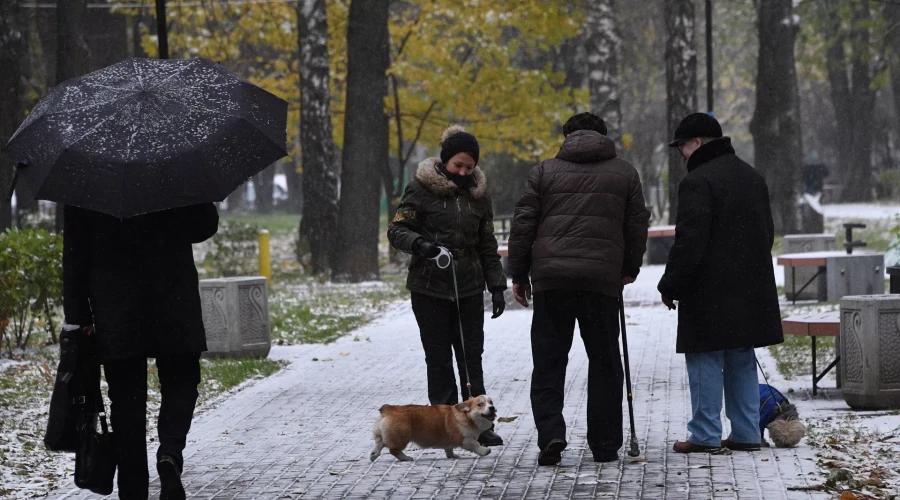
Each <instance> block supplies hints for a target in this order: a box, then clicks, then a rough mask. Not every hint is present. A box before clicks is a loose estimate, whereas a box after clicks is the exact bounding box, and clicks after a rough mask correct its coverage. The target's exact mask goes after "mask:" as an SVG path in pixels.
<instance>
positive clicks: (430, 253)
mask: <svg viewBox="0 0 900 500" xmlns="http://www.w3.org/2000/svg"><path fill="white" fill-rule="evenodd" d="M416 253H417V254H419V255H421V256H422V257H425V258H426V259H433V258H435V257H437V256H438V254H440V253H441V247H439V246H437V245H435V244H434V243H431V242H430V241H426V240H424V239H423V240H420V242H419V244H418V245H417V248H416Z"/></svg>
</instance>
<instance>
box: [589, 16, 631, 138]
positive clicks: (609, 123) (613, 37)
mask: <svg viewBox="0 0 900 500" xmlns="http://www.w3.org/2000/svg"><path fill="white" fill-rule="evenodd" d="M585 29H586V30H587V43H586V46H587V61H588V87H589V90H590V94H591V111H592V112H593V113H595V114H596V115H598V116H599V117H600V118H603V121H605V122H606V128H607V129H608V131H609V133H608V134H607V135H608V136H609V137H610V138H612V140H613V141H615V143H616V148H617V149H619V152H620V153H621V152H622V151H621V149H622V109H621V104H620V101H619V79H618V74H619V70H618V64H619V43H620V40H619V35H618V33H617V32H616V16H615V0H595V1H592V2H588V7H587V20H586V23H585Z"/></svg>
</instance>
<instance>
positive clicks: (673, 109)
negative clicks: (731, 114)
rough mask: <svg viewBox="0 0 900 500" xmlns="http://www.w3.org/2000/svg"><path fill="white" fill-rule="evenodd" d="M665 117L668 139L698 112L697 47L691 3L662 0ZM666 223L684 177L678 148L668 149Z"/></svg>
mask: <svg viewBox="0 0 900 500" xmlns="http://www.w3.org/2000/svg"><path fill="white" fill-rule="evenodd" d="M665 2H666V3H665V15H664V17H665V18H666V116H667V117H668V129H667V133H666V137H667V138H670V137H671V136H672V134H673V133H674V132H675V128H676V127H677V126H678V123H679V122H681V120H682V119H684V117H685V116H687V115H689V114H691V113H693V112H694V111H696V110H697V48H696V47H695V45H694V2H693V1H692V0H665ZM669 149H670V150H669V223H670V224H674V223H675V217H676V215H677V213H678V184H679V183H680V182H681V179H683V178H684V176H685V175H686V174H687V170H686V169H685V164H684V160H682V158H681V154H679V153H678V150H677V148H669Z"/></svg>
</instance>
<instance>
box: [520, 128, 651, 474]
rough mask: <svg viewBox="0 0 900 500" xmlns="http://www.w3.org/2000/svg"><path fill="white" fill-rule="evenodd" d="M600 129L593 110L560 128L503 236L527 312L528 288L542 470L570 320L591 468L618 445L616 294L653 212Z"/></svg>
mask: <svg viewBox="0 0 900 500" xmlns="http://www.w3.org/2000/svg"><path fill="white" fill-rule="evenodd" d="M606 132H607V130H606V124H605V123H604V122H603V120H602V119H601V118H600V117H598V116H596V115H594V114H591V113H581V114H577V115H575V116H573V117H571V118H570V119H569V120H568V121H567V122H566V123H565V125H564V126H563V133H564V134H565V141H564V142H563V145H562V147H561V148H560V150H559V153H557V155H556V157H555V158H553V159H551V160H546V161H543V162H541V163H539V164H538V165H536V166H535V167H534V168H532V170H531V174H530V175H529V176H528V181H527V182H526V184H525V189H524V191H523V192H522V196H521V198H520V199H519V201H518V203H517V204H516V212H515V218H514V219H513V223H512V229H511V232H510V237H509V273H510V274H511V275H512V279H513V293H514V295H515V298H516V301H518V302H519V303H520V304H522V305H523V306H525V307H528V300H529V299H531V294H532V284H533V286H534V289H533V292H534V319H533V321H532V324H531V350H532V354H533V357H534V373H533V375H532V378H531V407H532V411H533V413H534V423H535V425H536V426H537V430H538V443H537V444H538V447H539V448H540V450H541V451H540V454H539V456H538V463H539V464H541V465H556V464H558V463H559V461H560V459H561V453H562V451H563V450H564V449H565V448H566V446H567V445H568V443H567V442H566V440H565V436H566V422H565V419H563V414H562V410H563V394H564V389H565V387H564V386H565V381H566V364H567V362H568V356H569V350H570V349H571V347H572V337H573V335H574V330H575V322H576V321H578V324H579V327H580V329H581V337H582V339H583V340H584V347H585V350H587V354H588V359H589V362H590V368H589V369H588V408H587V428H588V435H587V441H588V445H589V446H590V448H591V452H592V453H593V456H594V461H596V462H612V461H615V460H618V451H619V448H621V447H622V396H623V394H622V385H623V384H622V382H623V370H622V361H621V359H620V352H619V342H618V337H619V324H618V323H619V317H620V311H619V309H620V307H621V304H620V296H621V292H622V288H623V287H624V286H625V285H627V284H629V283H632V282H634V280H635V278H636V277H637V275H638V273H639V272H640V268H641V264H642V263H643V256H644V251H645V250H646V246H647V227H648V221H649V220H650V212H649V211H648V210H647V208H646V206H644V195H643V189H642V188H641V181H640V178H639V177H638V173H637V170H635V168H634V167H633V166H631V164H629V163H628V162H626V161H625V160H622V159H621V158H619V157H618V156H617V154H616V146H615V143H614V142H613V140H612V139H610V138H609V137H607V136H606ZM529 273H530V279H529ZM622 317H624V315H623V316H622ZM626 359H627V358H626ZM629 402H630V398H629ZM632 437H634V436H633V433H632ZM632 443H633V444H632V450H633V451H632V452H630V453H634V454H636V453H637V445H636V441H635V440H634V439H632Z"/></svg>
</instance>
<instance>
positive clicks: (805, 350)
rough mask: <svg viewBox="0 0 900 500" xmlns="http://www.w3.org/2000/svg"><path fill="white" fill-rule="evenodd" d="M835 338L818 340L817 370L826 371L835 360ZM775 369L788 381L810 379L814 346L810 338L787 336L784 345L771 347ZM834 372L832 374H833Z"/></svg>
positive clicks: (819, 338) (818, 338)
mask: <svg viewBox="0 0 900 500" xmlns="http://www.w3.org/2000/svg"><path fill="white" fill-rule="evenodd" d="M834 342H835V337H817V338H816V368H817V369H818V370H820V371H821V370H822V369H824V368H825V367H826V366H828V364H829V363H831V361H832V360H833V359H834V356H835V352H834V345H835V344H834ZM769 352H770V353H771V354H772V357H773V358H775V367H776V368H777V369H778V371H779V373H781V375H782V376H784V378H785V379H786V380H792V379H794V378H809V377H810V375H811V374H812V346H811V341H810V338H809V337H800V336H797V335H785V336H784V343H783V344H779V345H774V346H769ZM833 373H834V371H833V370H832V372H831V373H830V374H833Z"/></svg>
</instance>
